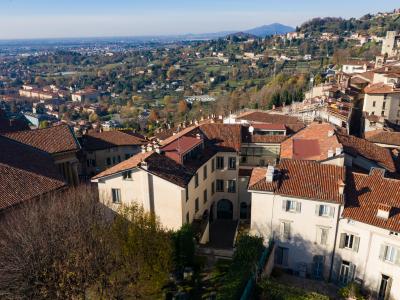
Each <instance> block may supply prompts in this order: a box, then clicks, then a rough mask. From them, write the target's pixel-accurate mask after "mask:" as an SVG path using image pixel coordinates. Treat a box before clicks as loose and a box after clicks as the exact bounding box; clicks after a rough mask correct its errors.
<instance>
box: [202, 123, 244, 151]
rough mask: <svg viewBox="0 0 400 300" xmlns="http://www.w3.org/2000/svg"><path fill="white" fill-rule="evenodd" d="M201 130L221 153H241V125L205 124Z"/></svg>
mask: <svg viewBox="0 0 400 300" xmlns="http://www.w3.org/2000/svg"><path fill="white" fill-rule="evenodd" d="M199 128H200V130H201V132H202V133H203V134H204V136H205V137H206V139H207V140H208V142H209V143H212V144H213V145H214V146H216V147H217V148H218V150H219V151H228V152H239V151H240V146H241V131H242V126H241V125H230V124H217V123H215V124H203V125H200V127H199Z"/></svg>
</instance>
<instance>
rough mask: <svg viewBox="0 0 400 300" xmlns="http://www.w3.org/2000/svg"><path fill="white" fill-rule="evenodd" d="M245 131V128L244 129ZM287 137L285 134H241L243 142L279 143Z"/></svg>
mask: <svg viewBox="0 0 400 300" xmlns="http://www.w3.org/2000/svg"><path fill="white" fill-rule="evenodd" d="M246 131H247V130H246ZM288 138H289V137H288V136H286V135H259V134H249V133H248V132H247V133H246V134H244V135H243V134H242V142H243V143H259V144H280V143H282V142H283V141H285V140H286V139H288Z"/></svg>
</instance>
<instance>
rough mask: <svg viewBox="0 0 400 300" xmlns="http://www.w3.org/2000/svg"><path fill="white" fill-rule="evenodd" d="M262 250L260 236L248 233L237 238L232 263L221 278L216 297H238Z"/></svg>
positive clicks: (252, 272)
mask: <svg viewBox="0 0 400 300" xmlns="http://www.w3.org/2000/svg"><path fill="white" fill-rule="evenodd" d="M263 250H264V246H263V239H262V238H259V237H253V236H249V235H244V236H242V237H240V238H239V240H238V242H237V245H236V251H235V254H234V256H233V260H232V265H231V267H230V268H229V270H228V272H227V274H226V276H225V277H224V279H223V285H222V288H221V290H220V291H219V292H218V295H217V299H240V296H241V294H242V292H243V290H244V288H245V286H246V284H247V281H248V280H249V279H250V277H251V276H252V275H253V274H254V273H255V271H256V269H257V263H258V260H259V258H260V256H261V254H262V252H263Z"/></svg>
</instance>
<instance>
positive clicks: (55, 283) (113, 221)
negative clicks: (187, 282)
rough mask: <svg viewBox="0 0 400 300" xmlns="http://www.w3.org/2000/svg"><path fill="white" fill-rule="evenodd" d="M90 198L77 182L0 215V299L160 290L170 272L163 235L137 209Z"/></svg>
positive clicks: (91, 193)
mask: <svg viewBox="0 0 400 300" xmlns="http://www.w3.org/2000/svg"><path fill="white" fill-rule="evenodd" d="M97 195H98V193H97V191H95V190H93V189H92V188H90V187H88V186H81V187H78V188H76V189H71V190H68V191H66V192H63V193H57V194H53V195H50V196H47V197H43V198H41V199H38V200H37V201H31V202H29V203H27V204H25V205H23V206H22V207H20V208H19V209H16V210H15V211H12V212H9V213H7V214H6V215H5V216H4V217H3V219H1V221H0V299H84V298H93V299H121V298H124V299H125V298H134V299H135V298H149V297H150V298H154V297H152V296H151V295H155V294H157V293H160V291H161V287H162V286H163V285H164V284H165V282H166V280H167V279H168V274H169V270H170V261H171V240H170V234H169V233H168V232H166V231H164V230H163V228H161V226H160V224H159V222H158V221H157V220H156V218H155V217H154V216H153V215H150V214H147V213H145V212H144V211H143V209H142V208H140V207H138V206H135V205H134V206H132V207H129V208H124V210H123V211H121V213H122V215H115V214H110V210H108V209H107V208H105V207H104V206H103V205H101V204H100V203H99V202H98V199H97ZM110 215H111V216H112V217H111V218H110Z"/></svg>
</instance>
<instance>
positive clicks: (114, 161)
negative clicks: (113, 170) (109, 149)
mask: <svg viewBox="0 0 400 300" xmlns="http://www.w3.org/2000/svg"><path fill="white" fill-rule="evenodd" d="M112 160H113V165H115V164H116V163H117V159H116V157H115V156H113V158H112Z"/></svg>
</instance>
